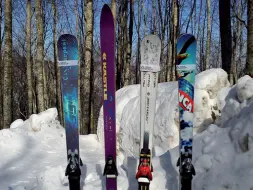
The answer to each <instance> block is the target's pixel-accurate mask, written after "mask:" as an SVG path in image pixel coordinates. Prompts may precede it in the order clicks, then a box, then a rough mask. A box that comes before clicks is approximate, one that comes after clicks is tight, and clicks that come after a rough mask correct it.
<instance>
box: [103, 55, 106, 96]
mask: <svg viewBox="0 0 253 190" xmlns="http://www.w3.org/2000/svg"><path fill="white" fill-rule="evenodd" d="M106 65H107V63H106V53H103V81H104V86H103V88H104V100H107V70H106V69H107V67H106Z"/></svg>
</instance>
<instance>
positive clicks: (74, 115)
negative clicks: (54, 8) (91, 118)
mask: <svg viewBox="0 0 253 190" xmlns="http://www.w3.org/2000/svg"><path fill="white" fill-rule="evenodd" d="M57 46H58V66H59V68H60V76H61V92H62V103H63V116H64V127H65V130H66V144H67V160H68V165H67V168H66V176H68V178H69V187H70V190H74V189H75V190H79V189H80V175H81V170H80V158H79V157H80V156H79V130H78V127H79V125H78V69H79V66H78V46H77V40H76V37H75V36H73V35H70V34H63V35H61V36H60V37H59V39H58V43H57Z"/></svg>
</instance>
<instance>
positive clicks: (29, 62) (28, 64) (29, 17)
mask: <svg viewBox="0 0 253 190" xmlns="http://www.w3.org/2000/svg"><path fill="white" fill-rule="evenodd" d="M26 12H27V18H26V75H27V91H28V115H31V114H32V113H33V87H32V56H31V54H32V50H31V21H32V8H31V0H27V5H26Z"/></svg>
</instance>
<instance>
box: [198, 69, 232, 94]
mask: <svg viewBox="0 0 253 190" xmlns="http://www.w3.org/2000/svg"><path fill="white" fill-rule="evenodd" d="M227 76H228V75H227V73H226V72H225V71H224V70H223V69H220V68H218V69H217V68H215V69H209V70H205V71H203V72H201V73H199V74H198V75H197V76H196V84H195V88H197V89H203V90H206V91H207V92H208V94H209V96H210V98H215V97H216V95H217V93H218V91H219V90H220V89H221V88H223V87H226V86H229V81H228V79H227Z"/></svg>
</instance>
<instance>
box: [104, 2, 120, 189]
mask: <svg viewBox="0 0 253 190" xmlns="http://www.w3.org/2000/svg"><path fill="white" fill-rule="evenodd" d="M100 43H101V64H102V74H103V77H102V78H103V111H104V141H105V143H104V144H105V163H106V164H105V168H104V175H105V176H106V189H107V190H116V189H117V176H118V171H117V164H116V120H115V119H116V111H115V110H116V109H115V90H116V89H115V86H116V84H115V62H114V59H115V29H114V19H113V15H112V12H111V9H110V7H109V6H108V5H106V4H105V5H104V6H103V8H102V12H101V17H100Z"/></svg>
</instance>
